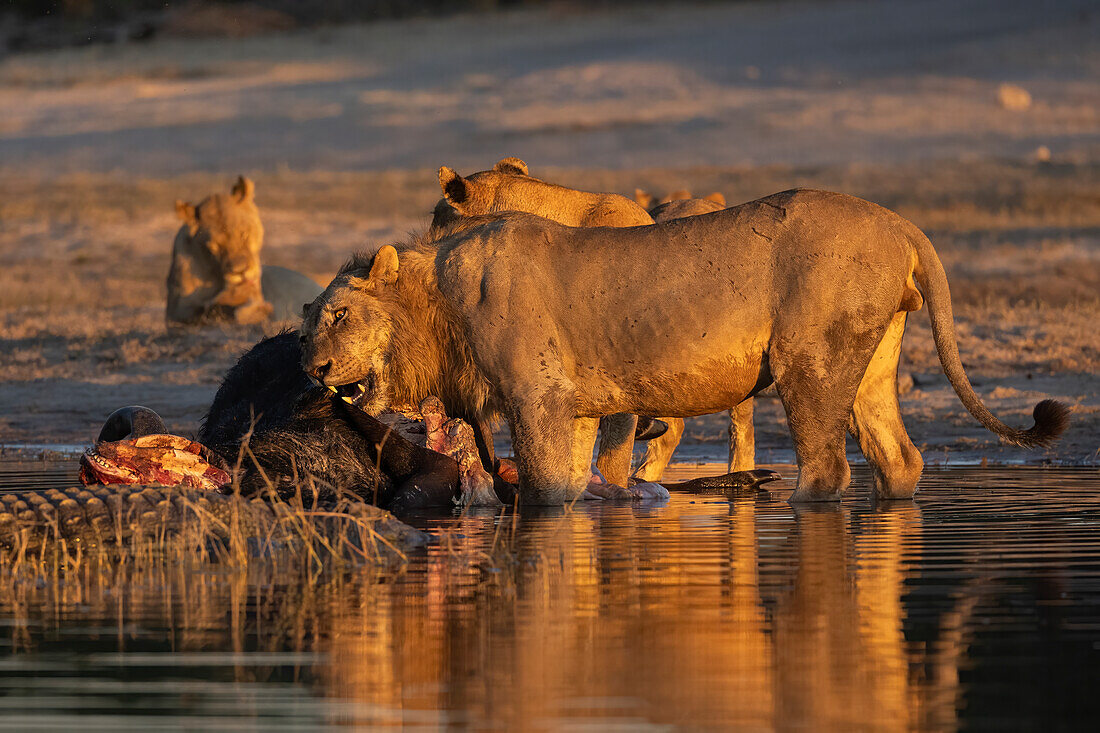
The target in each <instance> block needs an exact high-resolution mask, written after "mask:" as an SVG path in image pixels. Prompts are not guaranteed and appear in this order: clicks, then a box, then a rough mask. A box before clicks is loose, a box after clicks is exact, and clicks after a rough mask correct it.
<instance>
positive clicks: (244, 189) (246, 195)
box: [230, 176, 256, 204]
mask: <svg viewBox="0 0 1100 733" xmlns="http://www.w3.org/2000/svg"><path fill="white" fill-rule="evenodd" d="M230 192H231V193H232V194H233V196H234V197H236V199H237V202H238V203H242V204H243V203H245V202H246V201H251V200H252V197H253V196H254V195H255V193H256V184H255V183H253V182H252V181H251V180H249V179H248V178H245V177H244V176H237V182H236V183H234V184H233V188H232V189H231V190H230Z"/></svg>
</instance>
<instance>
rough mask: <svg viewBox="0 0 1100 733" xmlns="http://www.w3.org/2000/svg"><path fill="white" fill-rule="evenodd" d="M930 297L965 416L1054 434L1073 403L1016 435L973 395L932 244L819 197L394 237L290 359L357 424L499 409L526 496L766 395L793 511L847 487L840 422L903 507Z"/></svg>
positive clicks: (574, 491)
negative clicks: (913, 326) (384, 415)
mask: <svg viewBox="0 0 1100 733" xmlns="http://www.w3.org/2000/svg"><path fill="white" fill-rule="evenodd" d="M655 272H656V273H660V277H658V278H654V277H653V276H652V275H653V273H655ZM639 282H644V283H646V287H647V294H648V296H649V297H648V298H647V299H646V301H645V302H644V303H643V304H641V305H639V303H638V300H637V298H636V287H637V283H639ZM918 285H919V286H920V290H919V291H918V290H917V286H918ZM922 292H923V297H924V298H927V299H928V304H929V315H930V318H931V321H932V332H933V336H934V338H935V343H936V350H937V352H938V354H939V357H940V363H941V364H942V366H943V369H944V372H945V373H946V375H947V377H948V379H949V380H950V381H951V385H952V386H953V387H954V389H955V392H956V394H957V395H958V396H959V398H960V399H961V401H962V403H963V405H965V406H966V408H967V410H969V411H970V413H971V414H972V415H973V416H974V417H975V418H977V419H978V421H979V422H981V423H982V424H983V425H984V426H986V428H988V429H989V430H991V431H993V432H995V433H996V434H997V435H999V436H1000V437H1001V438H1002V439H1003V440H1005V441H1007V442H1010V443H1014V444H1016V445H1020V446H1024V447H1030V446H1037V445H1045V444H1047V443H1049V442H1051V441H1053V440H1054V439H1055V438H1057V437H1058V436H1059V435H1060V434H1061V433H1062V432H1063V431H1064V430H1065V427H1066V424H1067V421H1068V409H1067V408H1066V407H1065V406H1064V405H1062V404H1060V403H1058V402H1055V401H1053V400H1044V401H1042V402H1040V403H1039V404H1038V405H1036V407H1035V411H1034V417H1035V425H1034V426H1033V427H1032V428H1030V429H1028V430H1018V429H1014V428H1011V427H1009V426H1007V425H1005V424H1004V423H1002V422H1001V421H1000V420H998V419H997V418H996V417H994V416H993V414H992V413H990V412H989V410H988V409H987V408H986V407H985V405H984V404H983V403H982V401H981V399H980V398H979V397H978V395H977V394H975V392H974V390H973V388H972V387H971V385H970V382H969V380H968V379H967V377H966V373H965V371H964V370H963V366H962V361H961V359H960V357H959V351H958V345H957V343H956V340H955V329H954V321H953V319H952V314H951V296H950V293H949V291H948V285H947V276H946V274H945V273H944V270H943V265H942V264H941V263H940V260H939V257H938V256H937V255H936V252H935V250H934V249H933V247H932V243H931V242H930V241H929V240H928V238H927V237H926V236H925V235H924V234H923V233H922V232H921V231H920V230H919V229H918V228H917V227H916V226H914V225H913V224H912V223H910V222H908V221H906V220H905V219H903V218H902V217H900V216H898V215H897V214H895V213H893V212H891V211H888V210H886V209H884V208H882V207H880V206H877V205H875V204H872V203H869V202H867V201H863V200H861V199H857V198H854V197H852V196H846V195H843V194H837V193H829V192H825V191H814V190H804V189H799V190H793V191H785V192H783V193H778V194H774V195H772V196H768V197H766V198H763V199H760V200H758V201H752V202H749V203H747V204H742V205H740V206H735V207H732V208H729V209H725V210H723V211H718V212H714V213H711V214H703V215H701V216H692V217H687V218H683V219H676V220H674V221H670V222H667V223H664V224H656V225H652V226H647V227H632V228H626V229H617V228H607V227H599V228H573V227H567V226H563V225H561V224H557V223H555V222H551V221H548V220H546V219H543V218H540V217H537V216H532V215H530V214H520V213H515V212H511V213H505V214H498V215H494V216H487V217H477V218H472V219H470V220H469V221H467V222H463V223H461V224H459V225H457V226H456V227H455V228H454V229H450V230H443V231H441V232H438V234H437V236H436V237H435V238H427V239H425V240H422V241H416V242H413V243H411V244H409V245H408V246H407V247H406V248H403V251H402V252H401V253H400V254H399V253H398V251H397V249H396V248H394V247H393V246H390V245H387V246H384V247H382V248H381V249H379V250H378V252H377V253H376V254H375V255H374V256H373V257H372V258H365V257H359V258H355V259H353V260H352V261H351V262H350V263H348V265H346V266H345V267H344V268H343V269H342V270H341V271H340V273H339V274H338V275H337V276H336V278H335V279H334V280H333V281H332V283H330V284H329V286H328V287H327V288H326V289H325V291H324V292H323V293H321V295H320V296H318V297H317V299H316V300H315V301H314V302H313V303H311V304H310V305H309V307H308V308H307V309H306V311H305V313H304V320H303V324H302V345H303V348H302V366H303V368H304V369H305V371H306V372H307V373H309V374H310V375H311V376H312V377H313V378H315V379H317V380H318V381H321V382H323V383H324V384H326V385H329V386H333V387H336V388H337V389H338V390H339V391H341V392H342V393H344V394H346V395H348V396H349V397H350V398H351V399H352V400H353V401H355V402H357V403H358V404H359V405H361V406H362V407H363V408H364V409H366V410H367V411H368V412H377V411H379V410H381V409H383V408H384V407H386V406H387V405H389V404H391V403H392V402H394V401H401V402H415V401H416V400H419V399H423V398H424V397H426V396H427V395H429V394H432V393H436V394H438V395H439V396H440V397H441V398H443V401H444V404H445V405H446V407H447V410H448V412H450V413H452V414H468V415H475V416H478V415H480V416H487V415H491V414H492V413H494V412H500V413H502V414H504V415H505V416H506V417H507V418H508V419H509V421H510V425H511V430H512V445H513V449H514V451H515V454H516V458H517V463H518V467H519V479H520V498H521V500H522V501H523V502H524V503H526V504H561V503H563V502H566V501H569V500H571V499H572V498H574V497H575V496H577V495H578V494H579V493H580V492H581V491H582V490H583V489H584V487H585V485H586V483H587V479H588V475H589V473H588V471H589V466H590V461H591V456H592V446H593V442H594V440H595V433H596V424H597V420H598V418H599V417H601V416H603V415H609V414H613V413H621V412H629V413H632V414H642V415H671V416H674V417H690V416H694V415H704V414H709V413H713V412H719V411H722V410H725V409H728V408H729V406H730V405H736V404H738V403H740V402H741V401H742V400H744V399H745V398H747V397H750V396H752V395H754V394H756V393H757V392H759V391H760V390H762V389H764V388H765V387H766V386H767V385H769V384H771V383H773V382H774V383H775V386H776V390H777V391H778V393H779V397H780V399H781V400H782V403H783V408H784V410H785V411H786V414H787V422H788V426H789V429H790V432H791V438H792V439H793V441H794V447H795V453H796V455H797V456H798V469H799V470H798V483H797V486H796V489H795V491H794V493H793V495H792V496H791V498H790V501H792V502H804V501H836V500H839V499H840V496H841V493H842V492H843V491H844V489H845V488H847V486H848V484H849V481H850V478H851V471H850V469H849V466H848V461H847V459H846V457H845V454H844V435H845V431H846V430H851V431H852V433H853V434H854V435H855V436H856V439H857V440H858V441H859V445H860V448H861V450H862V451H863V455H864V456H865V457H866V458H867V461H868V463H869V464H870V465H871V468H872V470H873V474H874V490H875V494H876V495H877V496H878V497H881V498H904V497H910V496H912V495H913V492H914V491H915V490H916V486H917V481H918V480H919V478H920V474H921V471H922V470H923V466H924V462H923V460H922V459H921V456H920V453H919V451H917V449H916V448H915V447H914V446H913V443H912V442H911V441H910V440H909V436H908V435H907V434H906V433H905V428H904V426H903V424H902V420H901V411H900V407H899V404H898V397H897V383H896V376H897V364H898V357H899V354H900V351H901V338H902V333H903V331H904V329H905V319H906V316H907V314H908V311H912V310H916V309H917V308H919V307H920V306H921V305H922V302H923V299H922V294H921V293H922ZM596 324H601V325H602V327H594V326H596Z"/></svg>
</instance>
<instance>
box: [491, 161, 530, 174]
mask: <svg viewBox="0 0 1100 733" xmlns="http://www.w3.org/2000/svg"><path fill="white" fill-rule="evenodd" d="M493 170H495V171H496V172H497V173H512V174H513V175H517V176H526V175H530V174H529V173H528V172H527V164H526V163H524V162H523V161H522V160H520V159H519V158H513V157H508V158H501V159H500V160H499V161H497V164H496V165H494V166H493Z"/></svg>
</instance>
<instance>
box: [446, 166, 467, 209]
mask: <svg viewBox="0 0 1100 733" xmlns="http://www.w3.org/2000/svg"><path fill="white" fill-rule="evenodd" d="M469 185H470V184H469V183H468V182H467V181H466V179H465V178H463V177H462V176H460V175H458V173H456V172H455V171H454V169H453V168H448V167H447V166H443V167H442V168H440V169H439V187H440V188H441V189H443V198H445V199H446V200H447V203H448V204H450V205H451V206H453V207H454V209H455V210H456V211H457V212H458V213H460V214H461V213H463V212H464V211H465V206H464V204H465V203H466V201H467V199H469V198H470V191H469Z"/></svg>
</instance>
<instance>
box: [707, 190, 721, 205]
mask: <svg viewBox="0 0 1100 733" xmlns="http://www.w3.org/2000/svg"><path fill="white" fill-rule="evenodd" d="M703 198H704V199H706V200H707V201H713V202H714V203H716V204H718V205H719V206H725V205H726V197H725V196H723V195H722V194H720V193H718V192H717V191H715V192H714V193H708V194H707V195H706V196H704V197H703Z"/></svg>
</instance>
